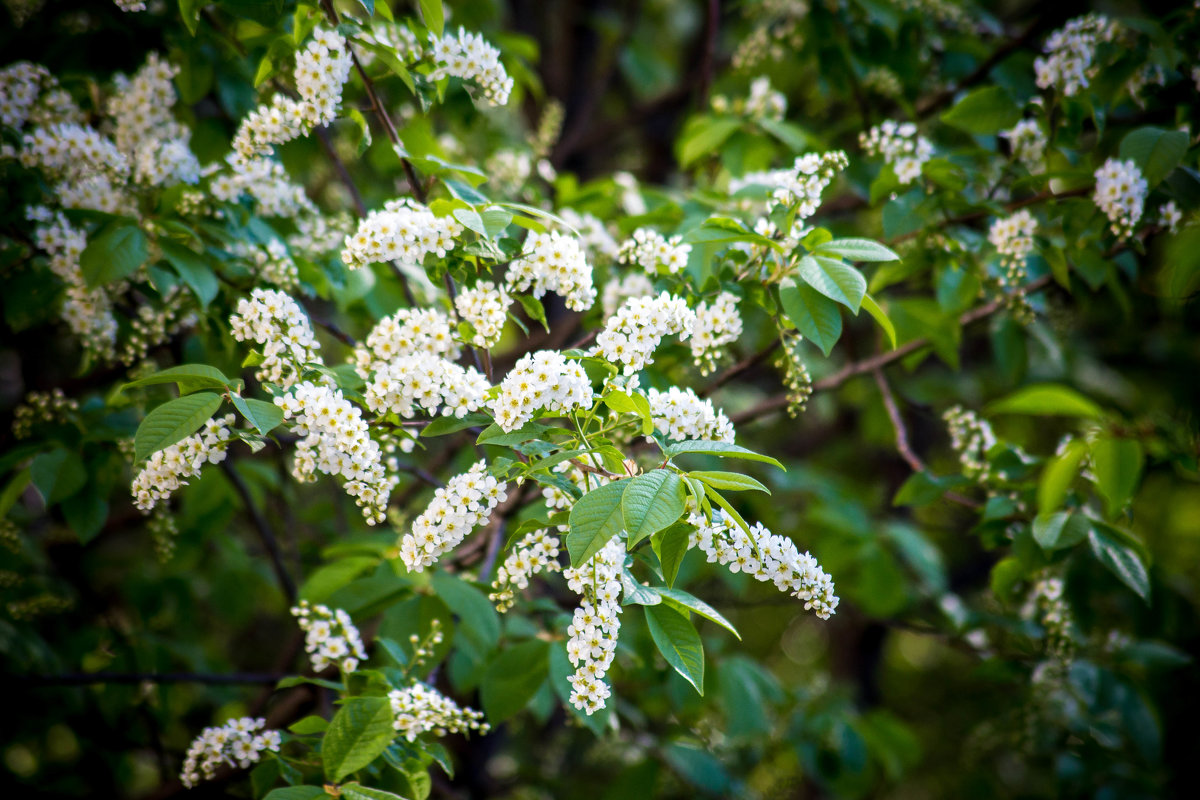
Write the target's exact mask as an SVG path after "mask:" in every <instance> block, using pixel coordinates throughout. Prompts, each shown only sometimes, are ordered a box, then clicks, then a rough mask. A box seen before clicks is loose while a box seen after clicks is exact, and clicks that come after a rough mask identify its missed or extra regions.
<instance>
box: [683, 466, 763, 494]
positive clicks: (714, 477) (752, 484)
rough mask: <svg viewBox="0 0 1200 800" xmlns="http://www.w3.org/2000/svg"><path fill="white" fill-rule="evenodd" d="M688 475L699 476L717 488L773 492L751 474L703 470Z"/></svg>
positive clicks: (736, 490)
mask: <svg viewBox="0 0 1200 800" xmlns="http://www.w3.org/2000/svg"><path fill="white" fill-rule="evenodd" d="M688 475H690V476H692V477H693V478H699V479H700V480H702V481H704V482H705V483H707V484H708V485H709V486H712V487H713V488H716V489H729V490H731V491H735V492H766V493H767V494H770V493H771V490H770V489H768V488H767V487H766V486H764V485H763V484H762V483H761V482H760V481H757V480H755V479H754V478H751V477H750V476H749V475H743V474H741V473H740V472H703V471H692V472H689V473H688Z"/></svg>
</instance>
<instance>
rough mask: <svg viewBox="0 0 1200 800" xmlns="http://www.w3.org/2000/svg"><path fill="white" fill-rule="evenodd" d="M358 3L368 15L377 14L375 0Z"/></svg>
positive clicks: (364, 0) (363, 0)
mask: <svg viewBox="0 0 1200 800" xmlns="http://www.w3.org/2000/svg"><path fill="white" fill-rule="evenodd" d="M358 4H359V5H360V6H362V7H363V9H364V10H365V11H366V12H367V16H368V17H373V16H375V0H358ZM421 5H422V6H423V5H425V4H424V3H422V4H421ZM427 27H428V26H427ZM439 35H440V34H439Z"/></svg>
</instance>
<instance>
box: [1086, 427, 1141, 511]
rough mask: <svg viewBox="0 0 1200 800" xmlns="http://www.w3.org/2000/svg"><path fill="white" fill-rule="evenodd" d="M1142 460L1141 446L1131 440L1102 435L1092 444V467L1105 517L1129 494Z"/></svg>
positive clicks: (1128, 497)
mask: <svg viewBox="0 0 1200 800" xmlns="http://www.w3.org/2000/svg"><path fill="white" fill-rule="evenodd" d="M1142 460H1143V456H1142V446H1141V445H1140V444H1139V443H1138V442H1137V441H1136V440H1134V439H1115V438H1112V437H1109V436H1105V437H1103V438H1101V439H1098V440H1097V441H1095V442H1093V443H1092V470H1093V472H1095V474H1096V487H1097V488H1098V489H1099V490H1100V494H1101V495H1103V497H1104V500H1105V503H1106V504H1107V508H1108V514H1109V516H1112V515H1114V514H1116V513H1117V512H1119V511H1120V510H1121V509H1122V508H1124V507H1125V504H1126V503H1128V502H1129V500H1130V498H1132V497H1133V493H1134V490H1136V489H1137V485H1138V479H1139V478H1140V477H1141V474H1142Z"/></svg>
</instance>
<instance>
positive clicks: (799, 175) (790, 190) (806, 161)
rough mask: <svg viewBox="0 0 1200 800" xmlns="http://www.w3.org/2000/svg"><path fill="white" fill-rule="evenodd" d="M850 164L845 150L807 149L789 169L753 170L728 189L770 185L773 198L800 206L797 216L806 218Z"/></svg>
mask: <svg viewBox="0 0 1200 800" xmlns="http://www.w3.org/2000/svg"><path fill="white" fill-rule="evenodd" d="M849 164H850V160H849V159H848V158H847V157H846V154H845V152H843V151H841V150H833V151H830V152H828V153H806V154H804V155H802V156H800V157H799V158H797V159H796V162H795V163H794V164H793V165H792V166H791V168H790V169H774V170H767V171H765V172H751V173H748V174H746V175H743V176H742V177H741V178H738V179H736V180H734V181H731V182H730V185H729V189H730V191H731V192H736V191H738V190H739V189H741V188H742V187H744V186H749V185H752V184H754V185H760V186H767V187H769V188H771V189H773V190H774V191H772V192H771V200H772V201H773V202H775V203H778V204H780V205H784V206H789V207H790V206H798V209H797V211H796V219H797V221H799V220H805V219H808V218H809V217H811V216H812V215H813V214H815V213H817V207H818V206H820V205H821V194H822V193H823V192H824V191H825V190H826V189H827V188H829V184H831V183H832V182H833V179H834V178H836V177H837V174H838V173H839V172H841V171H842V170H844V169H845V168H846V167H847V166H848V165H849Z"/></svg>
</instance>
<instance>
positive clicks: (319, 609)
mask: <svg viewBox="0 0 1200 800" xmlns="http://www.w3.org/2000/svg"><path fill="white" fill-rule="evenodd" d="M292 616H294V617H295V618H296V622H297V624H298V625H299V626H300V630H302V631H304V650H305V651H306V652H307V653H308V654H309V655H310V656H312V666H313V671H314V672H323V671H324V670H325V669H326V668H327V667H329V666H331V665H334V664H336V665H337V667H338V669H340V670H341V671H342V672H354V670H356V669H358V665H359V663H360V662H362V661H365V660H366V658H367V651H366V649H365V648H364V647H363V641H362V637H361V636H360V635H359V633H358V628H356V627H354V622H353V620H351V619H350V615H349V614H347V613H346V612H345V611H343V610H342V609H340V608H337V609H331V608H329V607H328V606H322V605H316V606H314V605H311V604H310V603H309V602H308V601H307V600H301V601H300V604H299V605H298V606H295V607H294V608H292Z"/></svg>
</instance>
